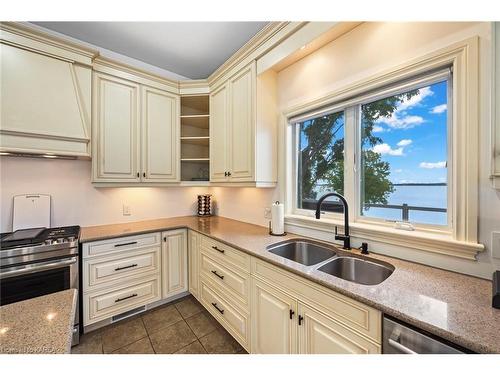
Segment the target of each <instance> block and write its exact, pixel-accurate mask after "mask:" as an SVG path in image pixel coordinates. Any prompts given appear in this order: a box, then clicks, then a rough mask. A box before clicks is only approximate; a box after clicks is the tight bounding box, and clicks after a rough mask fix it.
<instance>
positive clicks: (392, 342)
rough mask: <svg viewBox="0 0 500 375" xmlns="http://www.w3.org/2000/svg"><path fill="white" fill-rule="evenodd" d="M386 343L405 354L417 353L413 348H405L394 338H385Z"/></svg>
mask: <svg viewBox="0 0 500 375" xmlns="http://www.w3.org/2000/svg"><path fill="white" fill-rule="evenodd" d="M387 343H388V344H389V346H392V347H393V348H394V349H396V350H399V351H400V352H403V353H405V354H418V353H417V352H414V351H413V350H411V349H410V348H407V347H406V346H404V345H402V344H401V343H399V342H398V341H396V340H393V339H389V340H387Z"/></svg>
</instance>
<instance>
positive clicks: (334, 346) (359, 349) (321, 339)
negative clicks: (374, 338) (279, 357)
mask: <svg viewBox="0 0 500 375" xmlns="http://www.w3.org/2000/svg"><path fill="white" fill-rule="evenodd" d="M297 312H298V319H300V324H299V328H298V346H299V348H298V349H299V354H370V353H371V354H376V353H380V345H377V344H375V343H372V342H371V341H369V340H366V339H365V338H363V337H361V336H359V335H357V334H355V333H354V332H353V331H351V330H349V329H348V328H347V327H345V326H344V325H342V324H340V323H339V322H338V321H336V320H334V319H332V318H330V317H329V316H328V312H327V311H321V310H318V309H315V308H313V307H310V306H307V305H304V304H301V303H299V307H298V311H297Z"/></svg>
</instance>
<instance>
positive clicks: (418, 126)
mask: <svg viewBox="0 0 500 375" xmlns="http://www.w3.org/2000/svg"><path fill="white" fill-rule="evenodd" d="M446 86H447V83H446V81H443V82H438V83H435V84H433V85H430V86H427V87H423V88H421V89H419V94H418V95H416V96H414V97H412V98H411V99H410V100H408V101H405V102H402V103H400V105H399V106H398V108H397V110H396V111H395V112H394V114H393V115H392V116H391V117H390V118H380V119H379V120H378V121H377V123H376V125H375V126H374V132H375V133H374V135H376V136H378V137H380V138H381V139H382V141H383V143H382V144H378V145H376V146H375V147H374V148H373V151H375V152H378V153H379V154H380V155H381V156H382V159H383V160H385V161H387V162H389V163H390V165H391V177H390V178H391V181H392V182H393V183H404V182H446V160H447V126H446V122H447V114H448V111H447V87H446Z"/></svg>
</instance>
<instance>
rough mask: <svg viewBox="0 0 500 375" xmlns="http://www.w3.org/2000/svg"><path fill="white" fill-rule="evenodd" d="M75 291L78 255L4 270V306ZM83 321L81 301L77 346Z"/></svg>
mask: <svg viewBox="0 0 500 375" xmlns="http://www.w3.org/2000/svg"><path fill="white" fill-rule="evenodd" d="M71 288H73V289H77V290H78V256H72V257H70V258H61V259H51V260H47V261H45V262H37V263H31V264H25V265H20V266H15V267H8V268H2V270H1V272H0V305H8V304H9V303H14V302H19V301H24V300H26V299H30V298H35V297H39V296H43V295H46V294H50V293H55V292H60V291H62V290H66V289H71ZM79 322H80V319H79V306H78V299H77V306H76V311H75V323H74V324H75V331H74V335H73V344H76V343H78V337H79V332H78V326H79Z"/></svg>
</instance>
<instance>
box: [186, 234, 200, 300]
mask: <svg viewBox="0 0 500 375" xmlns="http://www.w3.org/2000/svg"><path fill="white" fill-rule="evenodd" d="M188 236H189V247H188V248H189V255H188V259H189V272H188V273H189V292H190V293H191V294H192V295H194V296H195V297H198V290H199V280H200V235H199V234H198V233H196V232H194V231H192V230H190V231H189V232H188Z"/></svg>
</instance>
